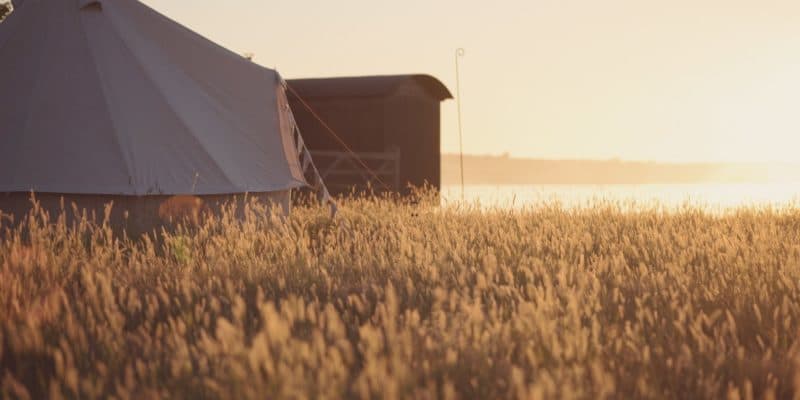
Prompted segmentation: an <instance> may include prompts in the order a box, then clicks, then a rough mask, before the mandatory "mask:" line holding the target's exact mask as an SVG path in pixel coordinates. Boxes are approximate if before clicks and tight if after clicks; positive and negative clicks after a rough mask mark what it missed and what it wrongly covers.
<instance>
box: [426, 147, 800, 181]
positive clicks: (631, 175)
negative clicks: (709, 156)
mask: <svg viewBox="0 0 800 400" xmlns="http://www.w3.org/2000/svg"><path fill="white" fill-rule="evenodd" d="M464 181H465V183H467V184H690V183H761V182H800V165H797V164H788V163H783V164H766V163H685V164H681V163H660V162H648V161H622V160H547V159H526V158H513V157H507V156H480V155H465V156H464ZM457 183H460V172H459V156H458V155H454V154H442V184H444V185H450V184H457Z"/></svg>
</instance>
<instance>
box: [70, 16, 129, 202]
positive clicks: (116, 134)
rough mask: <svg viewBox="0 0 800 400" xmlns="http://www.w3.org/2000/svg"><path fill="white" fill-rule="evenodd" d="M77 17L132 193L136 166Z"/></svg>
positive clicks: (87, 38) (90, 47) (82, 25)
mask: <svg viewBox="0 0 800 400" xmlns="http://www.w3.org/2000/svg"><path fill="white" fill-rule="evenodd" d="M101 12H102V11H101ZM78 19H79V20H80V21H79V22H80V27H81V33H82V34H83V37H84V39H85V40H86V44H87V51H88V53H89V55H90V56H91V57H92V66H93V67H94V70H95V73H96V74H97V77H98V81H99V82H100V88H101V91H102V93H103V103H104V104H105V106H106V111H107V112H108V115H109V118H108V120H109V121H110V122H111V126H112V131H113V132H112V136H113V137H114V143H115V144H116V145H117V150H118V151H119V153H120V156H121V157H122V161H123V162H124V163H125V168H126V169H127V171H125V172H127V174H128V186H130V187H131V189H132V191H133V192H134V193H136V192H137V190H136V183H135V180H136V176H137V174H136V167H135V165H132V164H133V160H128V157H126V156H125V151H124V150H123V147H122V140H121V138H120V135H119V129H118V127H117V124H116V122H115V121H114V118H112V117H110V116H111V102H110V100H109V99H108V95H107V91H106V89H107V85H106V83H105V81H104V80H103V74H102V73H101V72H100V68H99V67H98V65H97V59H96V57H95V54H94V51H92V46H91V43H90V41H89V35H88V34H87V33H86V27H85V26H84V24H83V18H82V17H81V15H80V13H79V14H78Z"/></svg>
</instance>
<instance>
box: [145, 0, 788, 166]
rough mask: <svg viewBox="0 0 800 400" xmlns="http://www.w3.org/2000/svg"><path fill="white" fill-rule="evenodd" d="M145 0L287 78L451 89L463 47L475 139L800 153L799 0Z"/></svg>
mask: <svg viewBox="0 0 800 400" xmlns="http://www.w3.org/2000/svg"><path fill="white" fill-rule="evenodd" d="M145 2H146V3H148V4H149V5H151V6H152V7H154V8H155V9H157V10H159V11H161V12H162V13H165V14H167V15H168V16H170V17H171V18H173V19H176V20H177V21H179V22H181V23H183V24H186V25H188V26H189V27H191V28H192V29H194V30H197V31H198V32H200V33H202V34H203V35H205V36H207V37H209V38H211V39H213V40H215V41H217V42H220V43H221V44H223V45H225V46H227V47H229V48H231V49H232V50H235V51H237V52H240V53H242V52H253V53H255V55H256V61H257V62H259V63H261V64H263V65H266V66H270V67H277V68H278V70H279V71H280V72H281V73H282V74H283V75H284V76H285V77H287V78H296V77H316V76H343V75H371V74H393V73H428V74H431V75H434V76H436V77H437V78H439V79H441V80H442V81H443V82H444V83H445V84H446V85H447V86H448V87H449V88H450V89H451V90H452V91H453V92H455V72H454V61H453V53H454V50H455V48H456V47H459V46H461V47H464V48H466V50H467V54H466V57H464V58H463V59H462V64H461V65H462V79H461V81H462V101H463V112H464V119H463V122H464V149H465V151H466V152H468V153H478V154H488V153H493V154H499V153H503V152H509V153H510V154H511V155H513V156H521V157H543V158H600V159H605V158H613V157H619V158H623V159H634V160H660V161H720V160H726V161H797V160H798V158H800V157H799V156H798V151H800V146H798V145H800V1H796V0H795V1H788V0H787V1H778V0H772V1H770V0H758V1H757V0H751V1H737V0H725V1H722V0H672V1H659V2H656V1H646V0H604V1H596V0H584V1H571V0H552V1H541V0H536V1H495V2H467V1H463V0H462V1H455V0H438V1H430V0H428V1H422V0H407V1H403V2H396V1H391V2H390V1H375V0H339V1H302V0H291V1H264V0H237V1H231V2H222V1H218V0H217V1H211V0H194V1H191V2H190V1H185V0H180V1H176V0H146V1H145ZM455 109H456V108H455V102H454V101H449V102H446V103H444V104H443V115H442V120H443V121H442V128H443V130H442V151H443V152H455V151H457V149H458V133H457V130H456V126H457V125H456V113H455Z"/></svg>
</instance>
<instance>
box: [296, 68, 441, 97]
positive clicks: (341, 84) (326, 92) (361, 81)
mask: <svg viewBox="0 0 800 400" xmlns="http://www.w3.org/2000/svg"><path fill="white" fill-rule="evenodd" d="M409 81H411V82H414V83H416V84H418V85H419V86H421V87H422V88H423V89H424V90H425V92H426V93H427V94H428V95H429V96H431V97H433V98H435V99H437V100H439V101H442V100H446V99H452V98H453V95H452V94H451V93H450V91H449V90H447V87H445V86H444V84H443V83H442V82H441V81H439V80H438V79H436V78H434V77H432V76H430V75H423V74H416V75H379V76H352V77H341V78H311V79H291V80H289V81H288V83H289V86H291V87H292V88H293V89H294V90H296V91H297V93H298V94H300V96H302V97H304V98H324V97H382V96H388V95H391V94H392V93H394V92H395V91H396V90H397V89H398V88H399V87H400V86H401V85H403V84H404V83H408V82H409Z"/></svg>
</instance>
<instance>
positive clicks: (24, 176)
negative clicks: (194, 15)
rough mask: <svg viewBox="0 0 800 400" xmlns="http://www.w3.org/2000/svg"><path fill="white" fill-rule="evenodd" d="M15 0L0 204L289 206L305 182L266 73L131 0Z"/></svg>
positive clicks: (1, 57)
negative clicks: (97, 199)
mask: <svg viewBox="0 0 800 400" xmlns="http://www.w3.org/2000/svg"><path fill="white" fill-rule="evenodd" d="M14 5H15V10H14V12H13V13H12V14H11V15H10V16H9V17H8V18H7V19H6V21H4V22H3V23H2V24H0V105H2V106H0V193H5V194H6V196H5V197H6V200H8V198H9V195H8V194H9V193H23V194H25V196H26V197H27V193H29V192H30V191H35V192H36V193H39V194H42V193H49V194H59V195H63V194H73V195H84V196H101V195H102V196H104V198H108V197H109V196H127V197H132V198H137V199H140V200H142V199H143V198H146V197H149V196H153V198H160V197H163V196H169V195H178V194H183V195H186V194H192V195H198V196H203V195H228V194H236V193H261V194H266V195H268V196H272V197H275V196H279V197H281V198H285V199H288V196H285V194H286V193H287V192H288V191H289V190H291V189H293V188H298V187H301V186H305V185H307V182H306V179H305V178H304V165H303V164H306V165H307V164H308V161H306V162H304V163H302V164H301V162H300V160H299V157H300V156H306V155H307V154H304V149H303V147H302V140H299V136H296V132H295V129H296V128H295V127H294V121H293V118H292V116H291V110H290V109H289V106H288V102H287V100H286V94H285V91H284V90H285V87H284V84H283V81H282V79H281V78H280V76H279V75H278V73H277V72H276V71H273V70H270V69H267V68H264V67H261V66H259V65H257V64H255V63H252V62H250V61H248V60H246V59H245V58H243V57H241V56H239V55H237V54H235V53H233V52H230V51H228V50H226V49H224V48H222V47H220V46H218V45H216V44H214V43H212V42H210V41H209V40H207V39H205V38H203V37H201V36H200V35H198V34H196V33H194V32H192V31H190V30H189V29H187V28H185V27H183V26H181V25H179V24H178V23H176V22H174V21H172V20H170V19H168V18H166V17H165V16H163V15H161V14H159V13H157V12H156V11H154V10H152V9H150V8H149V7H147V6H145V5H144V4H142V3H140V2H138V1H135V0H99V1H97V0H95V1H89V0H25V1H24V2H22V1H17V2H15V4H14ZM298 142H299V143H298ZM128 200H130V199H128ZM283 201H284V202H285V201H288V200H283ZM6 203H9V201H6ZM117 203H119V201H118V202H117ZM2 208H3V204H2V199H1V198H0V209H2Z"/></svg>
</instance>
